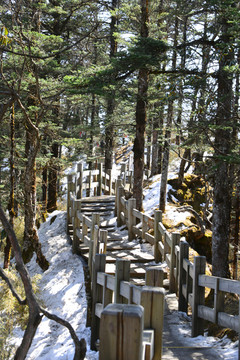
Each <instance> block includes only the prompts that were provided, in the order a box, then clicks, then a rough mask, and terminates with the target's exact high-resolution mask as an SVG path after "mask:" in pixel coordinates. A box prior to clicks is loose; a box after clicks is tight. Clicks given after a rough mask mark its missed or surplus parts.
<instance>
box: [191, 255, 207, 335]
mask: <svg viewBox="0 0 240 360" xmlns="http://www.w3.org/2000/svg"><path fill="white" fill-rule="evenodd" d="M205 268H206V258H205V256H195V257H194V267H193V299H192V337H195V336H198V335H203V334H204V320H203V319H201V318H199V317H198V306H199V305H204V302H205V288H204V287H203V286H199V285H198V276H199V275H200V274H205Z"/></svg>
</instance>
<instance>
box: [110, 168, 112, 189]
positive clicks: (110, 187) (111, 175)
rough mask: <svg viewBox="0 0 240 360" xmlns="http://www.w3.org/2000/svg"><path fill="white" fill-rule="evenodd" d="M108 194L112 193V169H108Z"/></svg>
mask: <svg viewBox="0 0 240 360" xmlns="http://www.w3.org/2000/svg"><path fill="white" fill-rule="evenodd" d="M109 195H112V169H110V170H109Z"/></svg>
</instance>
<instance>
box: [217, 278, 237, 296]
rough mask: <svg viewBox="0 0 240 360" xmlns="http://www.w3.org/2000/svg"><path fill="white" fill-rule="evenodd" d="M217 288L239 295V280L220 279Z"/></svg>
mask: <svg viewBox="0 0 240 360" xmlns="http://www.w3.org/2000/svg"><path fill="white" fill-rule="evenodd" d="M219 290H220V291H225V292H229V293H233V294H238V295H240V281H238V280H230V279H220V280H219Z"/></svg>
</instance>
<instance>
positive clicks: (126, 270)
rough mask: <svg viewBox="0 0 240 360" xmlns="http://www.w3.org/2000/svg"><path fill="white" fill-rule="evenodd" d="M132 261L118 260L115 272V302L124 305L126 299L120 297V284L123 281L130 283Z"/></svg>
mask: <svg viewBox="0 0 240 360" xmlns="http://www.w3.org/2000/svg"><path fill="white" fill-rule="evenodd" d="M130 263H131V262H130V261H129V260H120V259H117V260H116V270H115V291H114V302H115V303H119V304H122V303H123V302H125V303H126V302H127V301H125V299H123V298H122V296H120V283H121V281H129V278H130Z"/></svg>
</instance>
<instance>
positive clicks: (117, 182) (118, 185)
mask: <svg viewBox="0 0 240 360" xmlns="http://www.w3.org/2000/svg"><path fill="white" fill-rule="evenodd" d="M120 186H122V180H121V179H117V180H116V182H115V209H114V216H117V207H118V202H117V196H118V188H119V187H120Z"/></svg>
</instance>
